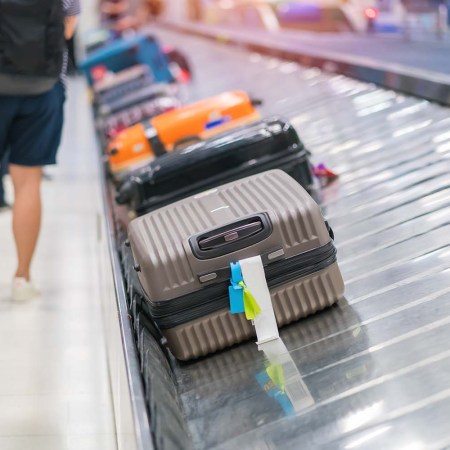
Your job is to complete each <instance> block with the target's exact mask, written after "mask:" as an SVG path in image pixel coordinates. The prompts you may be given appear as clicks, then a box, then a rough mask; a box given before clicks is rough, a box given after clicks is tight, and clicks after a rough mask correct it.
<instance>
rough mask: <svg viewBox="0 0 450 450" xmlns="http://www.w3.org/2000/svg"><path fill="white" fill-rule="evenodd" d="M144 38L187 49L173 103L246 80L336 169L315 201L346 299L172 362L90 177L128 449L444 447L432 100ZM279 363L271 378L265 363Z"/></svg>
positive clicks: (443, 283) (204, 44)
mask: <svg viewBox="0 0 450 450" xmlns="http://www.w3.org/2000/svg"><path fill="white" fill-rule="evenodd" d="M157 35H158V36H159V37H160V39H161V40H162V41H163V42H164V43H165V44H170V45H174V46H176V47H177V48H179V49H180V50H182V51H183V52H185V53H186V54H187V55H189V57H190V60H191V64H192V67H193V71H194V79H193V82H192V83H191V84H190V85H188V86H185V87H184V88H183V96H184V100H196V99H199V98H202V97H206V96H211V95H215V94H217V93H218V92H221V91H224V90H227V89H244V90H247V91H248V92H249V93H250V94H251V96H252V97H254V98H258V99H261V100H262V101H263V104H262V106H261V107H260V110H261V112H262V115H263V117H264V116H273V115H280V116H283V117H286V118H288V119H290V121H291V122H292V124H293V125H294V126H295V127H296V129H297V131H298V133H299V135H300V137H301V139H302V140H303V142H304V143H305V145H306V146H307V148H308V149H309V150H310V151H311V153H312V161H313V162H314V163H315V164H319V163H325V164H326V165H327V167H329V168H330V169H332V170H333V171H334V172H336V173H337V174H338V175H339V178H338V179H337V180H335V181H333V182H332V183H330V184H329V185H328V186H326V187H324V188H322V189H321V192H320V196H319V203H320V205H321V207H322V209H323V211H324V214H325V217H326V219H327V220H328V221H329V223H330V224H331V226H332V227H333V229H334V233H335V244H336V246H337V249H338V262H339V264H340V267H341V270H342V273H343V276H344V280H345V285H346V296H345V297H346V298H345V300H342V301H340V302H339V303H338V304H337V305H336V306H335V307H332V308H329V309H327V310H324V311H323V312H321V313H318V314H315V315H314V316H312V317H310V318H308V319H306V320H302V321H300V322H298V323H295V324H293V325H290V326H288V327H286V328H284V329H282V330H281V332H280V337H281V338H282V341H283V345H281V346H278V347H277V348H261V349H258V347H257V345H256V344H255V343H254V342H248V343H245V344H243V345H239V346H236V347H234V348H231V349H229V350H225V351H222V352H220V353H217V354H214V355H211V356H209V357H206V358H202V359H200V360H197V361H193V362H191V363H182V364H181V363H178V362H177V361H176V360H175V359H174V358H173V357H172V356H171V355H170V354H168V353H167V352H166V351H165V350H164V347H163V346H160V345H159V344H158V342H157V340H156V339H155V338H154V337H153V336H154V335H155V333H154V330H153V329H152V325H151V323H149V322H148V320H146V318H145V317H144V316H143V314H142V313H140V312H139V308H138V307H137V306H136V304H135V302H133V299H132V298H130V288H129V286H127V283H126V280H127V274H126V273H124V270H125V271H126V270H127V267H128V266H127V265H126V264H125V265H124V262H125V261H126V255H125V252H126V251H125V250H124V247H123V246H122V241H123V240H124V238H125V235H124V230H125V227H126V223H127V221H128V220H129V216H128V213H127V211H125V210H123V209H122V208H119V207H117V206H116V205H115V204H114V201H113V193H112V190H111V186H109V184H108V182H107V181H105V185H104V188H105V189H104V194H105V208H106V222H107V227H108V230H109V233H110V234H109V237H110V238H111V239H110V241H109V245H110V255H111V257H112V275H113V280H114V289H115V296H116V299H117V304H114V305H110V307H112V306H113V307H114V308H115V311H116V314H112V315H111V314H110V315H109V316H108V317H109V319H108V320H113V321H114V320H115V321H116V322H117V318H119V324H120V333H121V344H122V346H123V349H124V352H123V355H124V357H125V364H126V380H127V386H128V391H127V392H126V393H124V392H123V391H122V396H125V397H126V396H128V397H129V398H128V401H129V404H130V410H131V417H132V419H133V421H134V423H133V424H132V426H130V429H129V432H130V433H131V434H134V436H135V439H134V441H135V442H136V445H135V448H139V449H151V448H156V449H163V448H180V449H189V448H194V449H211V448H217V449H230V450H231V449H237V448H241V449H255V450H261V449H299V448H301V449H316V448H323V449H338V448H339V449H341V448H342V449H362V448H363V449H372V448H374V449H378V448H382V449H383V450H384V449H396V450H398V449H411V450H418V449H426V450H430V449H440V448H447V447H448V446H450V428H449V426H448V417H449V415H450V347H449V344H448V342H449V339H450V271H449V268H450V246H449V244H450V222H449V217H450V195H449V194H450V178H449V168H450V160H449V156H450V131H449V130H450V115H449V110H448V108H445V107H442V106H439V105H436V104H432V103H430V102H428V101H425V100H421V99H417V98H412V97H408V96H405V95H401V94H398V93H396V92H393V91H389V90H383V89H380V88H378V87H376V86H374V85H372V84H367V83H364V82H360V81H356V80H353V79H350V78H347V77H345V76H340V75H333V74H327V73H324V72H322V71H320V70H318V69H314V68H304V67H301V66H299V65H298V64H296V63H293V62H288V61H281V60H279V59H276V58H272V57H267V56H263V55H261V54H258V53H249V52H248V51H246V50H244V49H239V48H236V47H229V46H226V45H224V44H222V43H214V42H211V41H210V40H205V39H203V38H200V37H194V36H190V35H186V34H179V33H177V32H173V31H164V30H161V29H158V30H157ZM111 282H112V280H111ZM131 295H133V294H132V293H131ZM117 310H118V312H119V314H118V316H117ZM117 339H118V337H117V336H116V340H117ZM110 359H111V358H110ZM280 366H281V367H283V369H284V380H283V382H280V383H278V384H277V383H275V382H274V381H273V378H270V377H268V375H267V374H268V373H270V372H269V369H270V367H272V368H273V367H280ZM123 376H125V375H123ZM113 390H114V388H113ZM122 398H123V397H122ZM121 402H122V403H118V402H117V400H116V404H115V406H116V418H117V415H118V414H119V413H120V412H121V411H122V413H123V400H121ZM121 408H122V409H121ZM130 430H131V431H130ZM133 445H134V444H133ZM119 447H120V445H119ZM122 448H132V446H131V445H130V446H128V447H127V444H126V441H123V442H122Z"/></svg>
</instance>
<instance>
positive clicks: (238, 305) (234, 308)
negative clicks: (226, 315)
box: [228, 284, 245, 314]
mask: <svg viewBox="0 0 450 450" xmlns="http://www.w3.org/2000/svg"><path fill="white" fill-rule="evenodd" d="M228 294H229V296H230V312H231V314H239V313H243V312H245V308H244V289H242V287H241V286H238V285H237V284H236V285H231V286H229V287H228Z"/></svg>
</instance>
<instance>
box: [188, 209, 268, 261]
mask: <svg viewBox="0 0 450 450" xmlns="http://www.w3.org/2000/svg"><path fill="white" fill-rule="evenodd" d="M272 230H273V227H272V222H271V221H270V218H269V216H268V214H266V213H260V214H255V215H252V216H250V217H247V218H245V219H241V220H239V221H237V222H232V223H229V224H227V225H224V226H222V227H219V228H214V229H212V230H209V231H207V232H205V233H200V234H197V235H196V236H192V237H191V238H190V239H189V245H190V246H191V249H192V253H193V254H194V256H195V257H196V258H198V259H210V258H217V257H219V256H223V255H228V254H230V253H234V252H236V251H238V250H241V249H243V248H245V247H249V246H250V245H254V244H257V243H258V242H261V241H263V240H264V239H266V238H268V237H269V236H270V235H271V234H272Z"/></svg>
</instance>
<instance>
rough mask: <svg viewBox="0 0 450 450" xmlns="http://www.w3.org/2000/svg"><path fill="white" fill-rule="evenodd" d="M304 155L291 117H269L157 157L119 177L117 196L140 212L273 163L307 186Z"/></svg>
mask: <svg viewBox="0 0 450 450" xmlns="http://www.w3.org/2000/svg"><path fill="white" fill-rule="evenodd" d="M308 156H309V152H308V151H307V150H306V149H305V147H304V146H303V144H302V142H301V141H300V139H299V137H298V135H297V133H296V131H295V130H294V128H293V127H292V125H290V124H289V122H287V121H286V120H284V119H280V118H269V119H266V120H261V121H259V122H255V123H253V124H250V125H246V126H243V127H240V128H237V129H235V130H232V131H229V132H226V133H223V134H220V135H218V136H216V137H213V138H211V139H208V140H205V141H202V142H198V143H195V144H192V145H190V146H188V147H186V148H184V149H183V150H181V151H178V152H173V153H170V154H166V155H163V156H161V157H159V158H156V159H155V160H154V161H152V162H151V163H150V164H149V165H148V166H146V167H144V168H142V169H139V170H137V171H135V172H134V173H132V174H131V175H130V176H129V177H128V178H127V179H126V180H125V181H124V182H123V184H122V185H121V186H120V187H119V189H118V194H117V197H116V199H117V202H118V203H120V204H125V203H129V204H130V206H131V207H132V208H133V209H134V210H135V211H136V212H138V213H139V214H141V213H143V212H148V211H152V210H154V209H157V208H160V207H161V206H164V205H167V204H169V203H172V202H174V201H176V200H180V199H182V198H185V197H188V196H190V195H194V194H196V193H199V192H202V191H204V190H207V189H211V188H213V187H216V186H219V185H220V184H224V183H227V182H230V181H234V180H237V179H240V178H243V177H247V176H249V175H253V174H256V173H259V172H264V171H266V170H271V169H281V170H284V171H285V172H287V173H288V174H289V175H291V176H292V177H293V178H295V179H296V180H297V181H298V182H299V183H300V184H301V185H302V186H303V187H304V188H305V189H307V190H310V189H311V188H312V186H313V176H312V173H311V166H310V163H309V159H308Z"/></svg>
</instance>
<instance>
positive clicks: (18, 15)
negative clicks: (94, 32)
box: [0, 0, 65, 95]
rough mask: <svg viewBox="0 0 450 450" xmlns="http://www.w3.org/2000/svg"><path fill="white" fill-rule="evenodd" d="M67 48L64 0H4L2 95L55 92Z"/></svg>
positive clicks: (0, 8)
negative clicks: (52, 90) (54, 87)
mask: <svg viewBox="0 0 450 450" xmlns="http://www.w3.org/2000/svg"><path fill="white" fill-rule="evenodd" d="M64 48H65V39H64V10H63V4H62V0H0V94H3V95H18V94H19V95H35V94H41V93H44V92H47V91H49V90H50V89H52V87H53V86H54V85H55V83H56V82H57V81H58V79H59V76H60V73H61V69H62V65H63V55H64Z"/></svg>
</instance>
